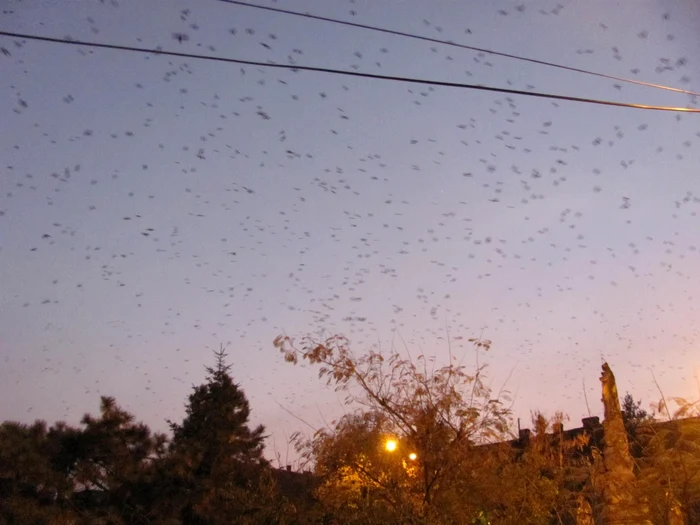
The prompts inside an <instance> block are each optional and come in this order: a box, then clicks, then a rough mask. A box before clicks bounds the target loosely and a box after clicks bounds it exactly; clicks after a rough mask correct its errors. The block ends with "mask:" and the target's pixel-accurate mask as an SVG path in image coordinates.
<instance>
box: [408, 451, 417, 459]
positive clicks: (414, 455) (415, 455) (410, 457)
mask: <svg viewBox="0 0 700 525" xmlns="http://www.w3.org/2000/svg"><path fill="white" fill-rule="evenodd" d="M417 457H418V455H417V454H416V453H415V452H411V453H410V454H409V455H408V459H410V460H411V461H415V460H416V458H417Z"/></svg>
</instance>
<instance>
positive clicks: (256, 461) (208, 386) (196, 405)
mask: <svg viewBox="0 0 700 525" xmlns="http://www.w3.org/2000/svg"><path fill="white" fill-rule="evenodd" d="M215 357H216V367H214V368H210V367H207V369H206V370H207V372H208V375H207V381H206V383H204V384H203V385H200V386H197V387H194V391H193V392H192V394H190V396H189V399H188V402H187V405H186V416H185V419H184V420H183V422H182V423H181V424H176V423H172V422H169V424H170V428H171V429H172V431H173V439H172V442H171V446H170V453H171V455H172V458H171V461H172V466H173V470H174V474H175V481H176V485H177V488H178V490H179V493H180V498H181V501H182V502H183V503H184V504H183V506H182V509H181V516H182V519H183V520H184V521H185V522H187V523H207V524H209V523H212V524H214V523H224V522H226V523H230V522H231V521H232V520H234V519H236V516H247V515H254V514H255V513H256V512H258V511H261V510H262V509H261V508H260V507H259V506H256V505H255V504H254V503H252V502H251V501H250V498H249V496H250V491H253V492H255V491H256V489H257V487H258V485H259V483H260V480H261V476H262V474H263V472H264V470H265V468H266V467H267V466H268V464H267V461H266V460H265V459H264V457H263V454H262V453H263V447H264V445H263V440H264V438H265V435H264V433H265V428H264V427H263V426H262V425H259V426H257V427H256V428H254V429H250V427H249V426H248V423H249V418H250V407H249V405H248V400H247V398H246V396H245V394H244V392H243V390H242V389H241V388H240V387H239V385H237V384H236V383H234V382H233V379H232V378H231V375H230V374H229V371H230V369H231V365H227V364H226V353H225V351H224V349H223V348H221V349H220V350H219V351H218V352H215Z"/></svg>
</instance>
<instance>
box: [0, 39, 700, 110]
mask: <svg viewBox="0 0 700 525" xmlns="http://www.w3.org/2000/svg"><path fill="white" fill-rule="evenodd" d="M0 36H7V37H11V38H24V39H27V40H37V41H40V42H50V43H53V44H65V45H73V46H85V47H95V48H101V49H112V50H116V51H129V52H135V53H147V54H153V55H163V56H173V57H179V58H192V59H197V60H209V61H213V62H225V63H230V64H239V65H244V66H256V67H266V68H275V69H288V70H292V71H294V72H296V71H312V72H316V73H327V74H332V75H344V76H352V77H360V78H372V79H377V80H388V81H393V82H404V83H408V84H422V85H429V86H440V87H450V88H459V89H472V90H477V91H491V92H495V93H505V94H508V95H521V96H526V97H538V98H547V99H553V100H568V101H570V102H582V103H586V104H599V105H604V106H617V107H624V108H634V109H647V110H656V111H675V112H685V113H700V109H694V108H682V107H670V106H655V105H650V104H634V103H629V102H615V101H610V100H599V99H592V98H582V97H572V96H568V95H554V94H550V93H539V92H534V91H522V90H518V89H507V88H500V87H493V86H482V85H477V84H463V83H459V82H445V81H440V80H427V79H421V78H412V77H398V76H389V75H377V74H374V73H363V72H359V71H347V70H342V69H329V68H324V67H313V66H300V65H296V64H276V63H274V62H272V63H271V62H257V61H253V60H242V59H238V58H228V57H217V56H211V55H196V54H191V53H182V52H178V51H165V50H163V49H160V48H157V49H147V48H143V47H134V46H122V45H117V44H102V43H99V42H87V41H83V40H73V39H70V40H66V39H61V38H53V37H48V36H39V35H30V34H23V33H12V32H9V31H0Z"/></svg>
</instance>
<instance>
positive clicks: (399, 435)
mask: <svg viewBox="0 0 700 525" xmlns="http://www.w3.org/2000/svg"><path fill="white" fill-rule="evenodd" d="M471 342H472V343H474V346H475V349H476V351H477V352H478V351H479V350H484V351H487V350H489V348H490V342H488V341H479V340H472V341H471ZM275 346H276V347H277V348H278V349H279V350H280V351H281V352H282V353H283V354H284V357H285V360H287V361H288V362H291V363H297V362H299V360H306V361H308V362H309V363H310V364H312V365H316V366H318V368H319V377H320V378H321V379H325V380H326V383H327V384H328V385H329V386H333V387H334V388H335V390H336V391H342V392H343V393H345V395H346V403H347V404H348V405H352V406H354V407H355V408H356V411H354V412H352V413H350V414H347V415H345V416H344V417H343V418H341V419H340V420H339V421H337V422H336V423H335V426H334V428H332V429H325V430H322V431H319V432H317V433H316V435H315V436H313V437H312V438H311V439H310V440H307V441H301V442H300V443H299V444H300V445H301V446H300V450H301V452H302V453H303V454H304V456H305V457H306V459H307V460H309V461H310V462H312V463H314V464H315V468H316V472H317V473H318V474H319V475H321V476H323V477H324V489H323V496H324V497H323V498H322V499H323V502H324V503H328V504H330V505H331V506H333V505H335V506H334V509H335V510H338V509H340V508H343V509H345V510H347V511H349V512H350V511H351V512H350V517H352V518H353V519H355V518H357V516H356V514H357V513H358V512H359V510H358V509H360V508H362V505H361V504H360V503H359V500H360V499H361V498H360V497H359V496H362V495H363V494H366V495H367V496H365V502H364V505H365V506H367V505H370V506H371V508H372V509H373V510H372V512H377V508H381V509H382V512H390V511H391V512H392V513H393V514H392V515H393V516H394V517H395V518H396V519H407V518H406V516H409V515H412V516H418V517H422V518H424V519H430V520H431V521H432V522H436V523H437V522H438V521H440V520H447V521H449V520H450V519H456V516H457V515H455V516H453V517H452V518H450V517H449V516H440V515H439V514H440V512H438V509H443V508H451V502H453V501H458V500H463V499H464V494H463V493H460V492H458V491H457V490H456V487H457V483H456V480H457V479H461V474H462V473H463V472H464V469H465V467H466V465H468V464H469V459H470V455H471V454H470V452H471V451H472V450H473V449H474V447H475V445H477V444H484V443H489V442H493V441H499V440H503V439H505V438H506V437H508V436H509V433H508V428H509V416H510V410H509V409H508V408H507V407H505V406H504V405H503V403H502V401H501V399H507V395H506V394H504V395H501V396H500V397H501V399H494V398H493V397H492V396H491V391H490V389H489V388H488V387H487V386H486V384H485V383H484V380H483V376H484V367H483V366H477V368H476V370H475V372H474V373H471V374H469V373H467V371H466V370H465V367H463V366H461V365H457V364H455V363H453V362H450V363H449V364H448V365H446V366H443V367H441V368H437V369H434V368H431V369H430V370H429V368H428V366H429V365H428V361H429V360H428V359H426V358H425V357H424V356H419V357H418V358H417V359H416V362H415V363H414V362H413V361H412V360H410V359H406V358H403V357H402V356H401V355H400V354H399V353H398V352H392V353H390V354H388V355H384V354H382V353H381V352H375V351H370V352H369V353H367V354H366V355H363V356H359V357H358V356H355V355H354V354H353V353H352V352H351V350H350V348H349V344H348V341H347V340H346V339H345V338H343V337H341V336H334V337H330V338H328V339H326V340H324V341H321V342H319V341H315V340H313V339H311V338H306V339H304V340H302V342H301V345H300V348H297V346H295V344H294V341H293V340H292V339H291V338H289V337H282V336H280V337H278V338H277V339H276V340H275ZM431 366H432V365H431ZM390 438H391V439H395V440H396V441H397V442H398V444H399V445H398V447H397V450H396V451H395V452H391V453H390V452H387V451H385V450H383V449H382V446H383V443H384V442H385V441H386V440H387V439H390ZM410 453H415V454H416V460H414V461H412V460H411V459H409V454H410ZM357 486H359V487H360V489H359V490H358V489H356V488H353V487H357ZM462 510H463V509H462ZM460 512H461V510H460ZM478 512H479V509H474V517H476V516H477V515H478ZM353 513H354V514H355V516H353ZM443 514H444V513H443ZM459 516H460V518H459V521H460V522H463V520H464V515H463V514H460V515H459ZM344 519H348V516H345V517H344ZM436 520H438V521H436Z"/></svg>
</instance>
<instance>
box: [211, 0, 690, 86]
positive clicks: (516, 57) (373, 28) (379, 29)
mask: <svg viewBox="0 0 700 525" xmlns="http://www.w3.org/2000/svg"><path fill="white" fill-rule="evenodd" d="M219 2H224V3H227V4H234V5H239V6H245V7H252V8H254V9H262V10H265V11H272V12H274V13H283V14H286V15H293V16H300V17H302V18H308V19H311V20H320V21H323V22H331V23H334V24H340V25H344V26H349V27H357V28H360V29H368V30H370V31H377V32H379V33H386V34H389V35H395V36H403V37H406V38H413V39H416V40H423V41H425V42H433V43H435V44H443V45H446V46H452V47H459V48H462V49H469V50H471V51H478V52H480V53H488V54H490V55H495V56H500V57H505V58H512V59H514V60H521V61H523V62H530V63H532V64H540V65H542V66H549V67H555V68H559V69H564V70H566V71H573V72H575V73H583V74H586V75H593V76H596V77H602V78H607V79H609V80H616V81H618V82H627V83H629V84H636V85H638V86H646V87H653V88H657V89H665V90H667V91H674V92H676V93H685V94H686V95H693V96H700V93H697V92H695V91H688V90H685V89H680V88H674V87H671V86H664V85H663V84H653V83H651V82H644V81H642V80H634V79H632V78H625V77H617V76H614V75H606V74H605V73H598V72H596V71H590V70H588V69H581V68H577V67H571V66H564V65H562V64H556V63H554V62H547V61H546V60H538V59H536V58H528V57H523V56H519V55H513V54H510V53H503V52H501V51H494V50H492V49H484V48H480V47H474V46H468V45H466V44H457V43H456V42H452V41H450V40H440V39H438V38H431V37H428V36H421V35H414V34H412V33H406V32H403V31H397V30H394V29H386V28H383V27H377V26H370V25H367V24H360V23H357V22H348V21H347V20H339V19H337V18H328V17H325V16H319V15H312V14H310V13H300V12H299V11H290V10H289V9H281V8H279V7H269V6H264V5H256V4H249V3H248V2H241V1H239V0H219Z"/></svg>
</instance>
